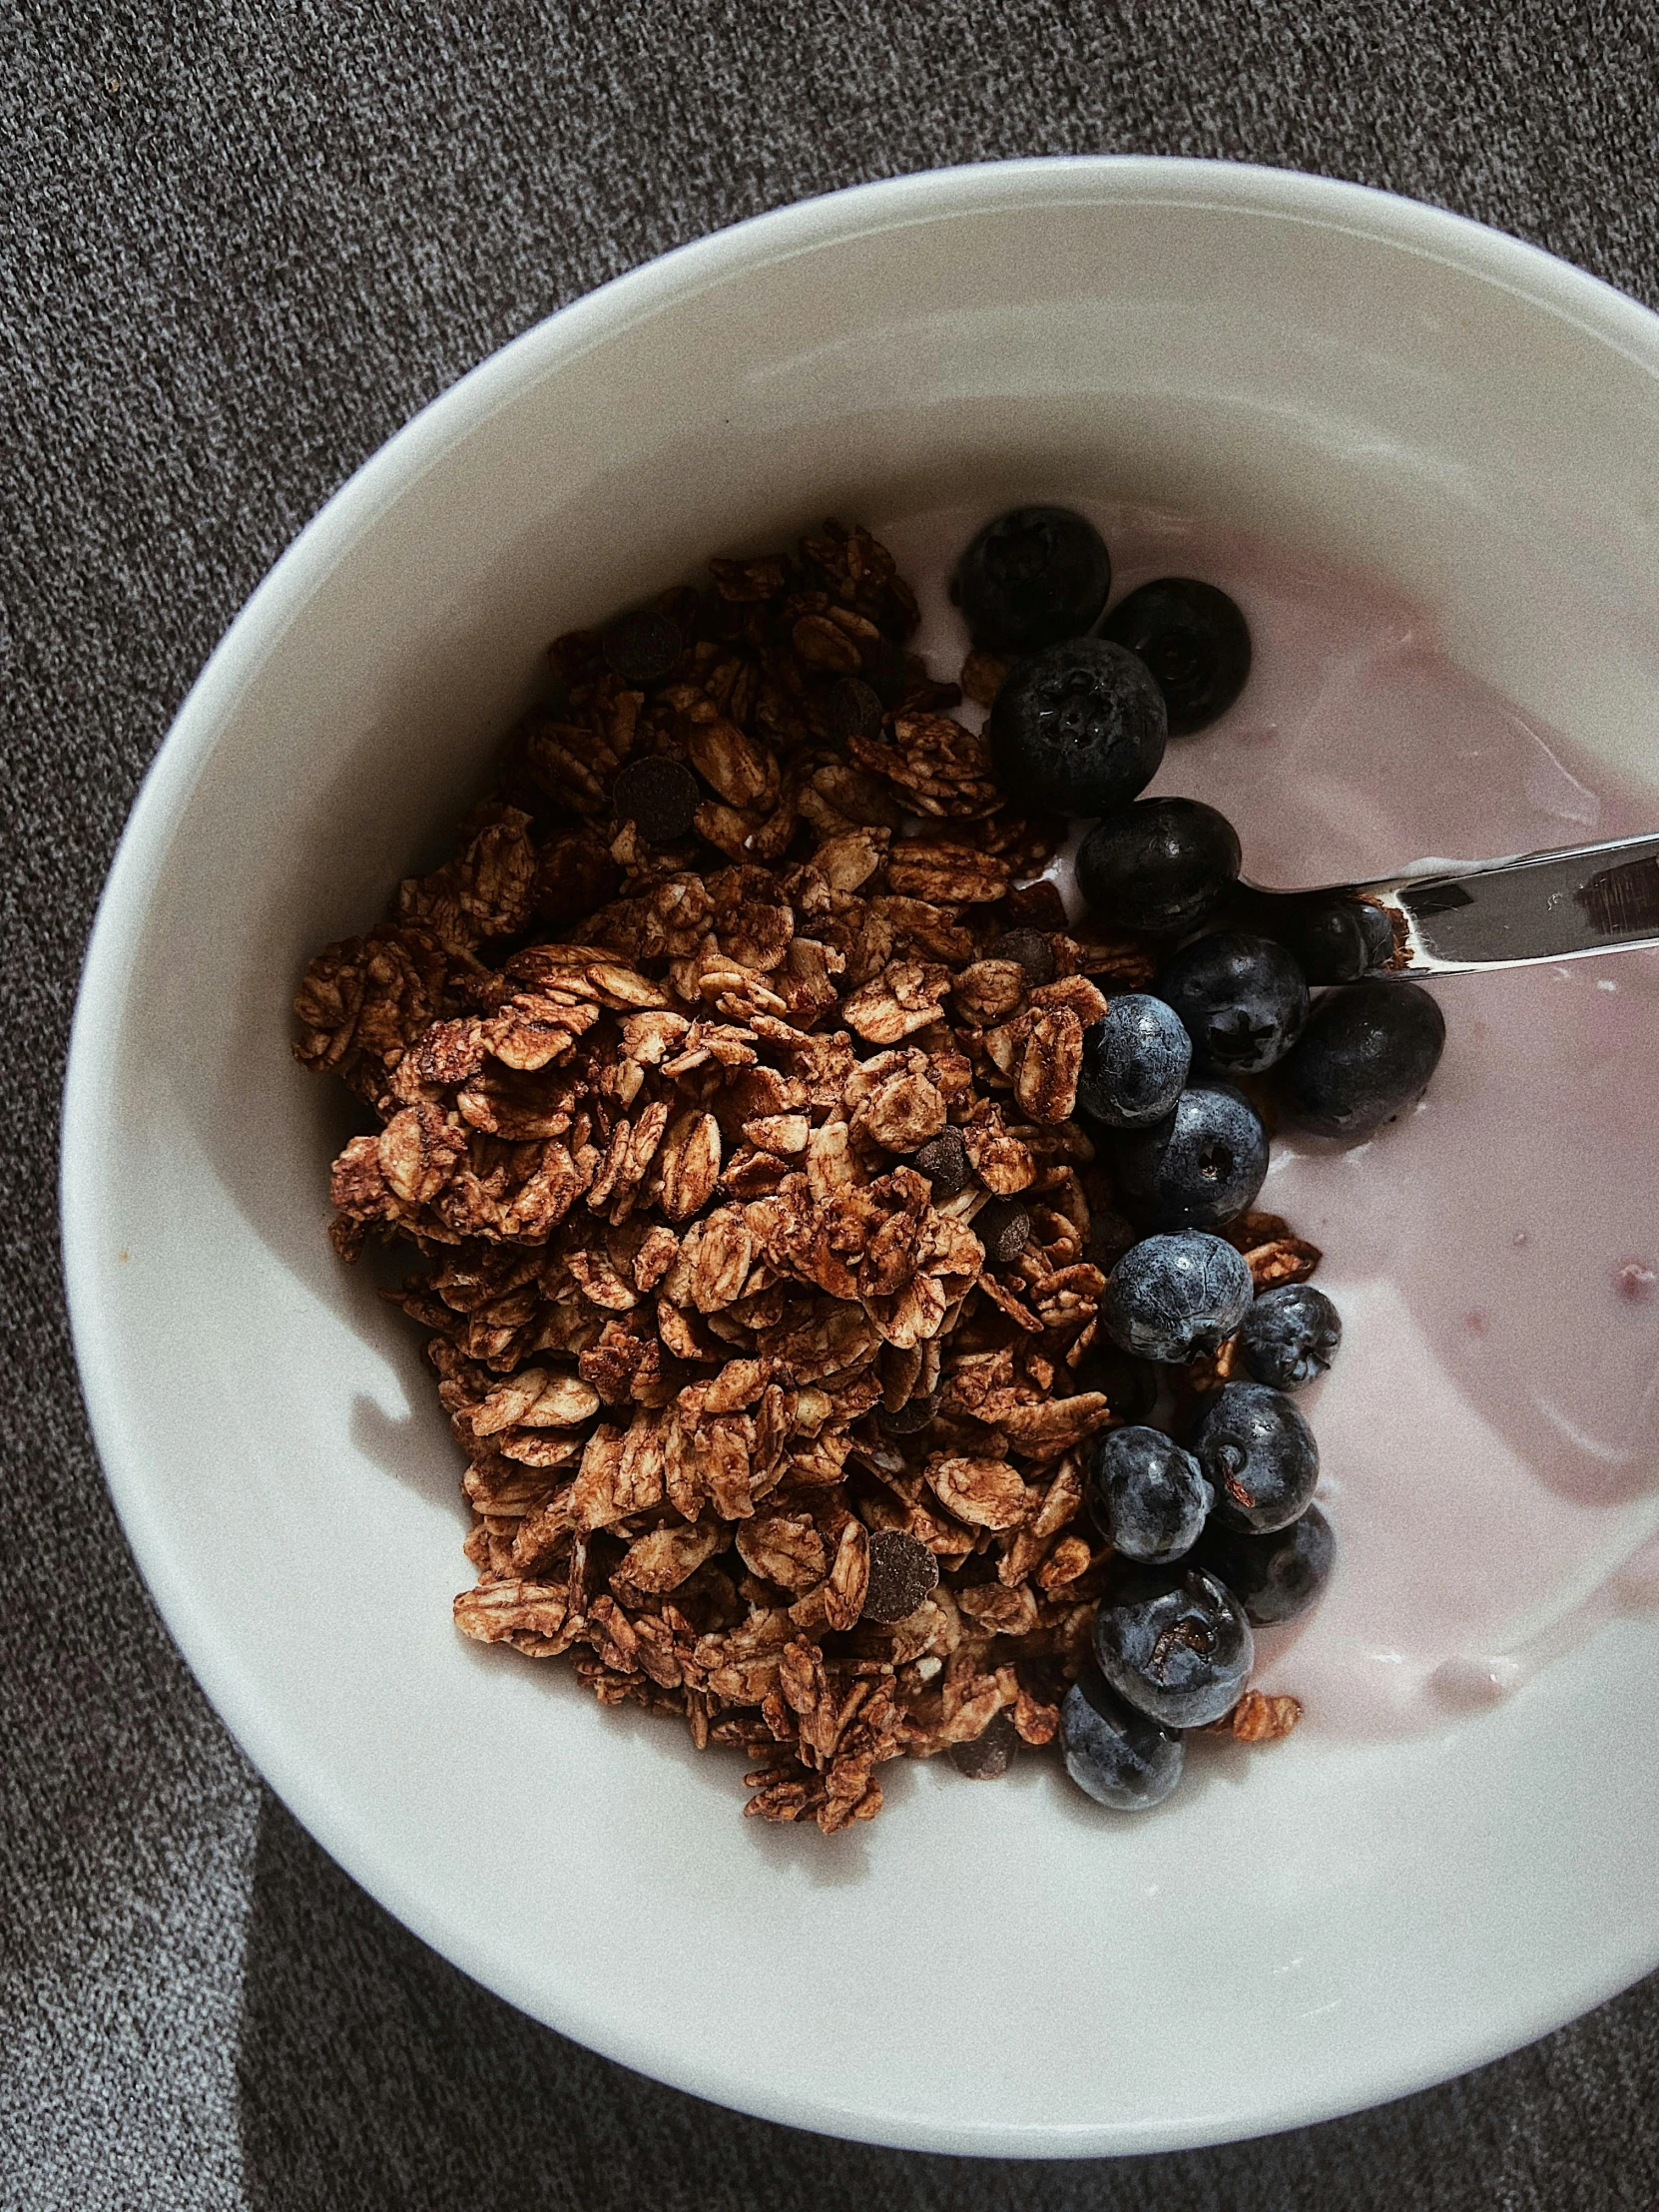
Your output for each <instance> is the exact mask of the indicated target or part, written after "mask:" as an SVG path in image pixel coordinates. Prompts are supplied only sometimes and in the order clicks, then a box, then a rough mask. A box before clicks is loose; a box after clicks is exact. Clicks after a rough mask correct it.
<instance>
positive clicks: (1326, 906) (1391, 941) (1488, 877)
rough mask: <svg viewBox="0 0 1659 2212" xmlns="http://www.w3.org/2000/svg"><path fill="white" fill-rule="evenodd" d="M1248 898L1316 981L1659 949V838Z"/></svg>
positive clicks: (1246, 891)
mask: <svg viewBox="0 0 1659 2212" xmlns="http://www.w3.org/2000/svg"><path fill="white" fill-rule="evenodd" d="M1239 894H1240V896H1239V903H1238V905H1237V907H1236V908H1235V911H1236V913H1237V915H1238V918H1239V919H1240V920H1241V921H1245V922H1247V923H1248V922H1250V921H1255V922H1256V923H1257V925H1258V926H1259V927H1260V928H1261V929H1262V931H1263V933H1264V934H1265V935H1273V936H1276V937H1279V938H1281V939H1283V940H1284V941H1285V942H1286V943H1288V944H1289V945H1290V946H1291V947H1292V949H1293V950H1295V951H1296V953H1297V954H1298V956H1299V957H1300V959H1301V961H1302V964H1303V966H1304V967H1305V969H1306V970H1307V973H1308V979H1309V981H1310V982H1313V983H1354V982H1358V981H1359V980H1360V978H1361V977H1362V976H1367V975H1460V974H1465V973H1468V972H1470V971H1471V970H1474V969H1478V968H1506V967H1526V966H1528V965H1529V964H1530V963H1532V962H1534V961H1540V960H1581V959H1585V958H1587V957H1588V956H1589V954H1591V953H1593V952H1623V951H1633V950H1636V949H1639V948H1641V947H1643V946H1654V945H1659V833H1656V834H1652V835H1648V836H1645V837H1614V838H1612V839H1611V840H1610V841H1608V842H1606V843H1604V844H1575V845H1569V846H1566V847H1564V848H1563V849H1562V850H1560V851H1558V852H1521V853H1517V854H1515V855H1514V856H1513V857H1512V858H1510V859H1507V860H1482V861H1481V862H1480V863H1479V865H1478V866H1475V867H1468V868H1456V869H1451V870H1449V871H1444V872H1441V871H1436V872H1434V873H1432V874H1423V875H1394V876H1389V877H1388V878H1386V880H1384V881H1382V882H1377V883H1341V884H1333V885H1332V886H1331V887H1330V888H1328V889H1324V890H1316V891H1276V890H1269V889H1266V888H1265V887H1263V886H1262V885H1259V884H1254V883H1249V882H1241V883H1240V885H1239Z"/></svg>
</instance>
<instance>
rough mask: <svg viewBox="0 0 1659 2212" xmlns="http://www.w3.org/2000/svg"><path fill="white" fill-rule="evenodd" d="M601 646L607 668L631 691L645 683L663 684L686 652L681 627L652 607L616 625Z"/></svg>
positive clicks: (613, 624)
mask: <svg viewBox="0 0 1659 2212" xmlns="http://www.w3.org/2000/svg"><path fill="white" fill-rule="evenodd" d="M601 643H602V645H603V647H604V653H605V665H606V667H607V668H608V669H609V670H610V672H611V674H612V675H613V676H614V677H615V678H616V679H617V681H618V683H622V684H626V685H628V686H629V688H630V689H631V690H632V689H634V688H636V687H638V686H639V685H642V684H660V683H662V682H663V681H664V679H665V678H666V677H669V676H672V675H673V674H674V671H675V670H676V669H677V668H678V667H679V665H680V656H681V654H682V653H684V651H685V650H686V641H685V639H684V638H683V637H682V636H681V635H680V625H679V624H678V623H677V622H676V621H675V620H674V619H673V617H672V616H671V615H664V614H658V613H657V612H656V611H655V610H654V609H653V608H650V607H642V608H641V609H640V610H639V612H638V613H637V614H632V615H624V616H623V618H622V620H621V621H620V622H613V623H612V625H611V627H610V628H609V629H608V630H607V631H606V633H605V635H604V638H603V640H602V641H601Z"/></svg>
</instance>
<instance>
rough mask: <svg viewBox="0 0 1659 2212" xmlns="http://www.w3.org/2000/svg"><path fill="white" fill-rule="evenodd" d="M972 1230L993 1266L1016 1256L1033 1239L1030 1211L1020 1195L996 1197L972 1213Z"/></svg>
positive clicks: (1001, 1266)
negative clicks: (1015, 1196)
mask: <svg viewBox="0 0 1659 2212" xmlns="http://www.w3.org/2000/svg"><path fill="white" fill-rule="evenodd" d="M973 1234H974V1235H975V1236H976V1237H977V1238H978V1239H979V1242H980V1243H981V1244H982V1245H983V1246H984V1248H985V1257H986V1259H987V1260H989V1261H990V1262H991V1263H992V1265H993V1266H995V1267H999V1268H1005V1267H1007V1266H1008V1265H1009V1263H1010V1262H1011V1261H1014V1260H1017V1259H1018V1258H1019V1256H1020V1254H1021V1253H1022V1252H1023V1251H1024V1250H1025V1248H1026V1246H1027V1244H1028V1243H1029V1242H1030V1240H1031V1214H1030V1210H1029V1208H1027V1207H1024V1206H1022V1205H1021V1204H1020V1202H1019V1200H1018V1199H1017V1198H993V1199H992V1200H991V1202H990V1204H989V1205H988V1206H981V1207H980V1209H979V1211H978V1213H976V1214H975V1215H974V1217H973Z"/></svg>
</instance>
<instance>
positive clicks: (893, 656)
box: [859, 638, 910, 707]
mask: <svg viewBox="0 0 1659 2212" xmlns="http://www.w3.org/2000/svg"><path fill="white" fill-rule="evenodd" d="M859 651H860V653H861V655H862V657H863V664H864V680H865V682H866V683H867V684H868V685H869V687H870V689H871V690H872V691H873V692H874V693H875V695H876V697H877V698H878V699H879V700H880V702H881V704H882V706H883V707H896V706H897V705H898V704H899V702H900V701H901V700H902V699H903V697H904V694H905V692H906V691H907V690H908V689H909V684H910V669H909V664H908V662H907V661H906V660H905V658H904V648H903V647H902V646H901V645H894V643H893V642H892V640H891V638H877V639H875V641H874V642H873V643H872V644H869V645H865V646H860V648H859Z"/></svg>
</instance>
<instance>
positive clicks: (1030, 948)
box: [984, 929, 1054, 988]
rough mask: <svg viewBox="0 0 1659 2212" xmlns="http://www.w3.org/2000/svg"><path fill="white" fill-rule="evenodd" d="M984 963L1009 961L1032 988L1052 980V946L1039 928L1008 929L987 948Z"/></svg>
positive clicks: (993, 939)
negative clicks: (1019, 968) (1022, 971)
mask: <svg viewBox="0 0 1659 2212" xmlns="http://www.w3.org/2000/svg"><path fill="white" fill-rule="evenodd" d="M984 957H985V958H986V959H987V960H1012V961H1013V963H1014V965H1015V966H1016V967H1021V968H1023V969H1024V970H1025V974H1026V977H1027V980H1028V981H1029V982H1030V983H1031V985H1032V987H1033V988H1036V987H1037V986H1038V985H1040V984H1043V983H1052V982H1053V980H1054V947H1053V946H1052V945H1051V944H1050V943H1049V941H1048V939H1047V938H1046V937H1045V936H1044V935H1043V933H1042V931H1041V930H1040V929H1009V930H1007V931H1006V932H1005V933H1004V934H1003V935H1002V936H1000V937H994V938H992V940H991V942H990V943H989V944H988V945H986V947H985V951H984Z"/></svg>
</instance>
